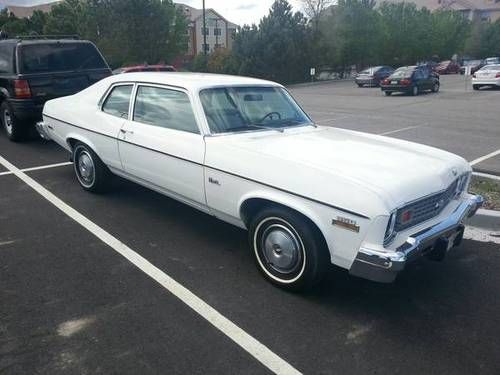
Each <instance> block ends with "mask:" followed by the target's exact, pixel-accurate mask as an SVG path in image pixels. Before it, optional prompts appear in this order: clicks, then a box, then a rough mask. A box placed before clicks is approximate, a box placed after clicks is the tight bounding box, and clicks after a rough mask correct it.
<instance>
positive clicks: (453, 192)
mask: <svg viewBox="0 0 500 375" xmlns="http://www.w3.org/2000/svg"><path fill="white" fill-rule="evenodd" d="M38 128H39V130H40V132H41V134H43V135H44V137H46V138H51V139H53V140H54V141H55V142H57V143H58V144H59V145H61V146H62V147H63V148H65V149H67V150H68V151H70V152H71V155H72V160H73V162H74V170H75V174H76V178H77V180H78V182H79V184H80V185H81V186H82V188H83V189H84V190H87V191H90V192H101V191H104V190H106V189H109V182H110V178H111V176H112V175H113V174H115V175H118V176H122V177H124V178H126V179H129V180H131V181H134V182H136V183H138V184H141V185H144V186H146V187H148V188H151V189H153V190H156V191H157V192H160V193H162V194H165V195H167V196H170V197H173V198H174V199H177V200H179V201H181V202H184V203H186V204H188V205H191V206H193V207H195V208H197V209H199V210H201V211H203V212H206V213H208V214H210V215H213V216H215V217H217V218H220V219H222V220H224V221H227V222H228V223H231V224H234V225H236V226H239V227H241V228H246V229H248V231H249V243H250V246H251V248H252V250H253V253H254V256H255V259H256V263H257V266H258V268H259V269H260V271H261V272H262V274H263V275H264V276H265V277H266V278H267V279H268V280H269V281H271V282H272V283H275V284H277V285H279V286H281V287H284V288H289V289H295V290H297V289H303V288H307V287H310V286H312V285H314V284H315V283H316V282H318V281H319V280H320V279H321V277H322V276H323V275H324V273H325V270H326V269H327V267H328V265H329V264H330V263H333V264H336V265H338V266H340V267H343V268H346V269H348V270H349V272H350V273H351V274H353V275H356V276H360V277H364V278H367V279H370V280H375V281H380V282H391V281H393V280H394V278H395V277H396V275H397V273H398V272H399V271H401V270H403V268H404V267H405V266H406V265H407V263H408V262H410V261H411V260H414V259H416V258H419V257H421V256H423V255H427V256H428V257H431V258H432V259H436V260H437V259H442V258H443V257H444V256H445V254H446V253H447V251H448V250H449V249H450V248H452V247H453V246H456V245H458V244H459V243H460V240H461V238H462V233H463V228H464V227H463V222H464V220H465V219H466V218H467V217H468V216H471V215H473V214H474V213H475V212H476V210H477V208H478V207H480V206H481V204H482V198H481V197H480V196H476V195H471V194H468V193H467V188H468V185H469V180H470V176H471V167H470V165H469V163H468V162H467V161H466V160H464V159H463V158H461V157H459V156H457V155H454V154H451V153H448V152H445V151H442V150H438V149H435V148H432V147H428V146H424V145H419V144H415V143H411V142H406V141H401V140H398V139H395V138H387V137H382V136H377V135H373V134H365V133H360V132H355V131H350V130H345V129H336V128H332V127H321V126H317V125H315V124H314V123H313V122H312V120H311V119H310V117H309V116H308V115H307V114H306V113H304V112H303V111H302V109H301V108H300V106H299V105H297V103H296V102H295V101H294V100H293V99H292V97H291V96H290V94H289V93H288V92H287V90H286V89H285V88H284V87H283V86H281V85H279V84H277V83H273V82H268V81H263V80H257V79H253V78H244V77H233V76H224V75H200V74H190V73H172V74H163V73H131V74H126V75H124V74H121V75H116V76H113V77H109V78H106V79H104V80H102V81H100V82H98V83H96V84H95V85H93V86H92V87H90V88H88V89H86V90H84V91H82V92H80V93H78V94H76V95H73V96H68V97H65V98H59V99H55V100H51V101H49V102H47V103H46V104H45V107H44V121H43V122H40V123H38ZM208 256H210V254H207V257H208Z"/></svg>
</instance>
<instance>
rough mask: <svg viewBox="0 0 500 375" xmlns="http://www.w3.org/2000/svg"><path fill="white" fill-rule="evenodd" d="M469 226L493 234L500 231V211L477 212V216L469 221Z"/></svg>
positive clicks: (482, 210) (483, 210) (481, 210)
mask: <svg viewBox="0 0 500 375" xmlns="http://www.w3.org/2000/svg"><path fill="white" fill-rule="evenodd" d="M467 224H468V225H470V226H473V227H476V228H481V229H486V230H489V231H493V232H498V231H500V211H493V210H485V209H479V210H477V213H476V215H474V216H473V217H471V218H470V219H468V220H467Z"/></svg>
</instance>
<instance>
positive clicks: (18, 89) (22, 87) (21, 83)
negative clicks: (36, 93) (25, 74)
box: [14, 79, 31, 99]
mask: <svg viewBox="0 0 500 375" xmlns="http://www.w3.org/2000/svg"><path fill="white" fill-rule="evenodd" d="M14 94H15V96H16V98H17V99H27V98H31V90H30V85H29V84H28V81H26V80H25V79H15V80H14Z"/></svg>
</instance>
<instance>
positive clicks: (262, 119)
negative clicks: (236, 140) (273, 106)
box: [259, 111, 281, 123]
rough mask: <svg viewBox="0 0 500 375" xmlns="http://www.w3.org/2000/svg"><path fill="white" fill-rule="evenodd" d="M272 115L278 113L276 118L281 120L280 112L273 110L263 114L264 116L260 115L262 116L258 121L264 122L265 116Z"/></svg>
mask: <svg viewBox="0 0 500 375" xmlns="http://www.w3.org/2000/svg"><path fill="white" fill-rule="evenodd" d="M272 115H278V119H280V120H281V114H280V113H279V112H276V111H274V112H269V113H268V114H267V115H265V116H264V117H262V118H261V119H260V120H259V123H262V122H264V120H265V119H266V118H268V117H271V116H272Z"/></svg>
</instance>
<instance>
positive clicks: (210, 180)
mask: <svg viewBox="0 0 500 375" xmlns="http://www.w3.org/2000/svg"><path fill="white" fill-rule="evenodd" d="M208 182H210V183H211V184H214V185H217V186H220V182H219V180H216V179H215V178H212V177H209V178H208Z"/></svg>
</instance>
